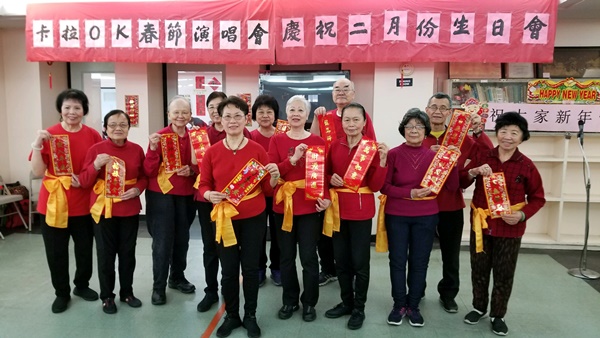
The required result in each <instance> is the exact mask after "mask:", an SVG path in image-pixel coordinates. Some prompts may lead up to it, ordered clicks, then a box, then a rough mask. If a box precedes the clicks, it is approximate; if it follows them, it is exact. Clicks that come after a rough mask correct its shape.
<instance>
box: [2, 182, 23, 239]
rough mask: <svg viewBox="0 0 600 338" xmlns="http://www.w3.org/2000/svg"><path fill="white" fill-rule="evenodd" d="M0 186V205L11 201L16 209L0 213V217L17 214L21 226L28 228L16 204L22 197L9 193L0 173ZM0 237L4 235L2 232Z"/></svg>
mask: <svg viewBox="0 0 600 338" xmlns="http://www.w3.org/2000/svg"><path fill="white" fill-rule="evenodd" d="M0 187H1V188H2V189H1V191H0V205H9V204H11V203H12V204H13V205H14V207H15V210H16V211H14V212H11V213H8V214H2V215H0V217H6V216H11V215H14V214H19V217H21V221H23V226H24V227H25V228H27V229H29V227H28V226H27V222H25V218H23V214H22V213H21V207H20V206H19V205H18V204H17V202H19V201H21V200H22V199H23V196H21V195H12V194H11V193H10V190H9V189H8V187H7V186H6V185H5V184H4V180H3V179H2V176H1V175H0ZM0 238H2V239H4V235H2V232H0Z"/></svg>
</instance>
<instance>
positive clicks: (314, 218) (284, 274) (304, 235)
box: [275, 212, 323, 306]
mask: <svg viewBox="0 0 600 338" xmlns="http://www.w3.org/2000/svg"><path fill="white" fill-rule="evenodd" d="M293 224H294V226H293V227H292V231H291V232H287V231H283V230H281V226H282V225H283V214H278V213H275V225H276V226H277V236H279V237H278V240H279V247H280V248H281V265H280V267H281V284H282V286H283V297H282V300H283V304H284V305H296V304H298V300H300V301H301V302H302V304H304V305H305V306H307V305H310V306H315V305H317V301H318V300H319V258H318V257H317V242H318V240H319V234H320V233H321V232H322V229H323V223H322V222H321V217H320V216H319V213H316V212H315V213H312V214H306V215H300V216H294V220H293ZM296 245H297V246H298V248H299V251H300V263H301V264H302V283H303V285H304V292H303V293H302V296H300V283H299V282H298V272H297V271H296Z"/></svg>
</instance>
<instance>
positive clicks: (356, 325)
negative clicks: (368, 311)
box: [347, 309, 365, 330]
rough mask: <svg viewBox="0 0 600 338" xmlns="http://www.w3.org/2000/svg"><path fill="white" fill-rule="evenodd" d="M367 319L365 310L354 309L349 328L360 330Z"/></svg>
mask: <svg viewBox="0 0 600 338" xmlns="http://www.w3.org/2000/svg"><path fill="white" fill-rule="evenodd" d="M364 321H365V312H364V311H361V310H359V309H354V310H352V316H350V319H348V325H347V326H348V328H349V329H350V330H358V329H360V328H361V327H362V325H363V322H364Z"/></svg>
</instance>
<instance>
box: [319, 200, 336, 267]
mask: <svg viewBox="0 0 600 338" xmlns="http://www.w3.org/2000/svg"><path fill="white" fill-rule="evenodd" d="M319 217H320V219H321V224H323V218H324V217H325V212H320V213H319ZM317 250H318V253H319V258H320V261H319V263H320V265H321V272H323V273H324V274H326V275H332V276H335V274H336V272H335V261H334V256H333V242H332V239H331V237H329V236H325V235H323V234H321V235H320V236H319V242H318V244H317Z"/></svg>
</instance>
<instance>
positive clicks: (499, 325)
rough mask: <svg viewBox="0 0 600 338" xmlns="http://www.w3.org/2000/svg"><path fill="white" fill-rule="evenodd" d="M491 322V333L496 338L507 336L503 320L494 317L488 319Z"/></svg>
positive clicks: (506, 328)
mask: <svg viewBox="0 0 600 338" xmlns="http://www.w3.org/2000/svg"><path fill="white" fill-rule="evenodd" d="M490 320H491V321H492V332H494V333H495V334H497V335H498V336H506V335H507V334H508V326H506V322H505V321H504V318H500V317H495V318H491V319H490Z"/></svg>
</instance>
